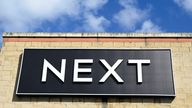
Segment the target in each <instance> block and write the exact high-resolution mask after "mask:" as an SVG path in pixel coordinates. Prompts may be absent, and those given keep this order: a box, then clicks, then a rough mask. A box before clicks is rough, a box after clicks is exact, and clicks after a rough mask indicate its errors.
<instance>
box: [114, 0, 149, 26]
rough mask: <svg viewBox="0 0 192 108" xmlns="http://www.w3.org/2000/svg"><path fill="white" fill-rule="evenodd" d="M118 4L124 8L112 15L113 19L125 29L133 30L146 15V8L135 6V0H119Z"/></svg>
mask: <svg viewBox="0 0 192 108" xmlns="http://www.w3.org/2000/svg"><path fill="white" fill-rule="evenodd" d="M119 4H120V5H121V6H123V7H124V9H122V10H120V11H119V12H118V13H117V14H116V15H114V20H115V21H116V22H117V23H118V24H119V25H120V26H121V27H123V28H125V29H127V30H134V29H135V27H136V25H137V24H139V23H141V22H142V21H144V20H145V19H146V18H147V16H148V10H141V9H139V8H137V2H136V0H120V1H119Z"/></svg>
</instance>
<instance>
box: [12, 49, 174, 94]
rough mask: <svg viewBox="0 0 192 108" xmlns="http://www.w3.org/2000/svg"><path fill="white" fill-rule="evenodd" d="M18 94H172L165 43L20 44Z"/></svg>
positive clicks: (171, 78)
mask: <svg viewBox="0 0 192 108" xmlns="http://www.w3.org/2000/svg"><path fill="white" fill-rule="evenodd" d="M22 56H23V57H22V64H21V70H20V74H19V78H18V83H17V89H16V94H17V95H102V96H175V89H174V81H173V73H172V60H171V50H170V49H24V53H23V55H22Z"/></svg>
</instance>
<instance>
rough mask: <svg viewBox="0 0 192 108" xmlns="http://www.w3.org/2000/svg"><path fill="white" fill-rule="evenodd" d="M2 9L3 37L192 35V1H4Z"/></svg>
mask: <svg viewBox="0 0 192 108" xmlns="http://www.w3.org/2000/svg"><path fill="white" fill-rule="evenodd" d="M0 8H1V9H0V33H2V32H191V31H192V27H191V25H192V0H0ZM0 40H2V38H1V39H0Z"/></svg>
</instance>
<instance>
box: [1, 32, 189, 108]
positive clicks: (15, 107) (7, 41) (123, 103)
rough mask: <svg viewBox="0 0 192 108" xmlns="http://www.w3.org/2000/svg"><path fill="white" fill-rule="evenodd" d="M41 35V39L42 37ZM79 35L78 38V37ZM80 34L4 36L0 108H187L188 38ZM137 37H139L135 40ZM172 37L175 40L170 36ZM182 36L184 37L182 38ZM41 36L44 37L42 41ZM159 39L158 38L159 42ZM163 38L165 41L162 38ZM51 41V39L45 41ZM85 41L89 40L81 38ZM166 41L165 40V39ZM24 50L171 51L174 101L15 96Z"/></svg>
mask: <svg viewBox="0 0 192 108" xmlns="http://www.w3.org/2000/svg"><path fill="white" fill-rule="evenodd" d="M44 35H45V36H44ZM58 35H59V36H60V37H59V36H58ZM79 35H80V36H81V37H79ZM117 35H118V36H119V38H116V37H115V34H107V33H103V34H102V33H100V35H99V34H97V33H96V34H94V33H93V34H92V35H91V34H86V35H85V34H83V33H79V34H78V33H76V34H74V35H73V34H70V33H68V34H67V33H66V34H65V33H61V34H43V33H40V34H38V33H36V34H35V33H32V34H30V33H29V34H22V33H13V34H11V33H4V39H3V40H4V43H3V47H2V49H1V52H0V108H54V107H55V108H67V107H68V108H76V107H78V108H81V107H82V108H85V107H90V108H92V107H93V108H116V107H118V108H191V107H192V84H191V82H192V38H191V37H190V36H191V35H192V34H179V33H178V34H175V33H173V34H162V33H161V34H154V37H153V34H143V35H142V34H137V33H135V34H134V33H132V34H131V35H130V34H126V33H123V34H117ZM137 35H139V37H137ZM168 35H169V36H168ZM174 35H175V36H174ZM185 35H186V36H185ZM43 36H44V37H43ZM159 36H161V37H162V38H159ZM166 36H167V37H166ZM47 37H52V38H47ZM84 37H89V38H84ZM168 37H169V38H168ZM24 48H171V49H172V58H173V74H174V80H175V87H176V97H175V99H170V98H162V97H161V98H160V97H159V98H156V97H123V98H115V97H109V98H99V97H83V96H81V97H69V96H68V97H65V96H62V97H57V96H46V97H45V96H38V97H37V96H36V97H35V96H26V97H17V96H15V91H14V90H15V84H16V80H17V78H16V77H17V74H18V69H19V63H20V55H21V54H22V51H23V49H24Z"/></svg>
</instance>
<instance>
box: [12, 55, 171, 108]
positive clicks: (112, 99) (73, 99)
mask: <svg viewBox="0 0 192 108" xmlns="http://www.w3.org/2000/svg"><path fill="white" fill-rule="evenodd" d="M21 58H22V54H21V55H20V59H19V66H18V69H17V77H16V81H15V88H14V92H13V97H12V101H13V102H93V103H102V105H103V107H105V106H107V104H108V103H115V102H117V103H171V102H172V101H173V99H174V97H153V96H151V97H140V96H137V97H133V96H125V97H115V96H111V97H110V96H18V95H16V87H17V81H18V76H19V71H20V66H21Z"/></svg>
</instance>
